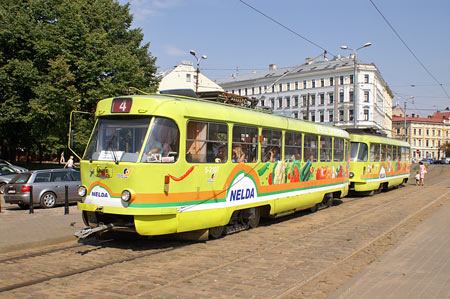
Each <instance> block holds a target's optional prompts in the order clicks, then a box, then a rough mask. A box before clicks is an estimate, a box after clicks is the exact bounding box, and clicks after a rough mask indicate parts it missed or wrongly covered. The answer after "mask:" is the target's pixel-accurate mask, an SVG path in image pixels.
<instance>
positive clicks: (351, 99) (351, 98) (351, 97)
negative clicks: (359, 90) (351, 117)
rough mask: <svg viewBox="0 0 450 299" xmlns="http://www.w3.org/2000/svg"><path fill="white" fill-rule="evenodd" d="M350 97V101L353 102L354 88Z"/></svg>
mask: <svg viewBox="0 0 450 299" xmlns="http://www.w3.org/2000/svg"><path fill="white" fill-rule="evenodd" d="M349 97H350V102H353V100H354V94H353V90H352V91H350V93H349Z"/></svg>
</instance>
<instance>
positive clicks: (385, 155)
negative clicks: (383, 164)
mask: <svg viewBox="0 0 450 299" xmlns="http://www.w3.org/2000/svg"><path fill="white" fill-rule="evenodd" d="M390 160H391V149H390V146H389V145H387V144H382V145H381V161H390Z"/></svg>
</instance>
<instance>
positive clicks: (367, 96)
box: [364, 90, 369, 103]
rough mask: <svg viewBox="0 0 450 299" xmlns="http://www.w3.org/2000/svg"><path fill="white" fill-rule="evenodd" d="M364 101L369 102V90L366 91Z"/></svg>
mask: <svg viewBox="0 0 450 299" xmlns="http://www.w3.org/2000/svg"><path fill="white" fill-rule="evenodd" d="M364 102H366V103H369V91H368V90H366V91H364Z"/></svg>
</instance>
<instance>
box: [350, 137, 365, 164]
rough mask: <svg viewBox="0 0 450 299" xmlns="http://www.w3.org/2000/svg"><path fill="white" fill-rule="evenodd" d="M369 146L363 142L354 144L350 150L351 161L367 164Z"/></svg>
mask: <svg viewBox="0 0 450 299" xmlns="http://www.w3.org/2000/svg"><path fill="white" fill-rule="evenodd" d="M367 149H368V147H367V144H365V143H361V142H352V144H351V150H350V161H353V162H366V161H367Z"/></svg>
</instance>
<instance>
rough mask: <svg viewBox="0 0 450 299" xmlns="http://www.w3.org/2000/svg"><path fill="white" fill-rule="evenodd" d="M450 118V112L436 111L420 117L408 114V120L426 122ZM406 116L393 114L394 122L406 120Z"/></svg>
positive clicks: (439, 121)
mask: <svg viewBox="0 0 450 299" xmlns="http://www.w3.org/2000/svg"><path fill="white" fill-rule="evenodd" d="M449 119H450V112H434V113H433V115H429V116H428V117H420V116H418V115H417V116H416V115H414V114H413V115H411V116H408V115H406V121H407V122H425V123H443V122H444V120H449ZM404 121H405V117H403V116H393V117H392V122H393V123H394V122H404Z"/></svg>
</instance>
